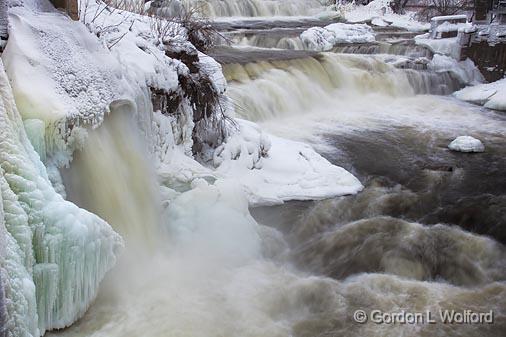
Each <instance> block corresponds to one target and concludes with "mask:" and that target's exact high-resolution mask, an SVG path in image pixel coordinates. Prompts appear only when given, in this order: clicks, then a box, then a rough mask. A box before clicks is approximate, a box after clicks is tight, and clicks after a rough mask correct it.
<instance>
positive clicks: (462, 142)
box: [448, 136, 485, 152]
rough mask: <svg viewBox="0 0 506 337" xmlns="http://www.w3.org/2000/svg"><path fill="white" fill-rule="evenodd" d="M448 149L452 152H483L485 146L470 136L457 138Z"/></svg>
mask: <svg viewBox="0 0 506 337" xmlns="http://www.w3.org/2000/svg"><path fill="white" fill-rule="evenodd" d="M448 148H449V149H450V150H452V151H458V152H484V151H485V146H484V145H483V143H482V142H481V141H480V140H479V139H476V138H473V137H471V136H460V137H457V138H456V139H455V140H454V141H453V142H451V143H450V145H448Z"/></svg>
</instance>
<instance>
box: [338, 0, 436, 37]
mask: <svg viewBox="0 0 506 337" xmlns="http://www.w3.org/2000/svg"><path fill="white" fill-rule="evenodd" d="M391 1H392V0H374V1H371V2H370V3H369V4H368V5H366V6H362V5H355V4H354V3H351V4H345V5H339V4H338V10H339V11H340V12H341V13H342V15H343V16H344V18H345V19H346V20H347V21H348V22H352V23H357V22H367V21H371V22H372V23H373V24H377V25H378V26H392V27H399V28H404V29H407V30H410V31H423V30H427V29H429V28H430V24H428V23H422V22H419V21H417V20H416V19H415V16H414V13H407V14H404V15H400V14H395V13H394V12H393V11H392V8H391V7H390V2H391Z"/></svg>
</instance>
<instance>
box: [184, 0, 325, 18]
mask: <svg viewBox="0 0 506 337" xmlns="http://www.w3.org/2000/svg"><path fill="white" fill-rule="evenodd" d="M183 4H184V5H185V6H186V7H187V8H197V9H198V10H199V11H200V12H201V13H202V14H204V15H206V16H210V17H229V16H246V17H259V16H298V15H314V14H317V13H318V12H320V11H321V9H322V5H321V2H320V1H319V0H283V1H279V0H183Z"/></svg>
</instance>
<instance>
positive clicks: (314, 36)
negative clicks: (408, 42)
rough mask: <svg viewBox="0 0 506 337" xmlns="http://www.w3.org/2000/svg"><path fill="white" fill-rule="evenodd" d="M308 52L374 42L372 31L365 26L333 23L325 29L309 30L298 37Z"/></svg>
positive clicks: (315, 28)
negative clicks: (342, 45)
mask: <svg viewBox="0 0 506 337" xmlns="http://www.w3.org/2000/svg"><path fill="white" fill-rule="evenodd" d="M300 38H301V39H302V42H303V43H304V45H305V47H306V48H307V49H310V50H317V51H327V50H330V49H332V48H333V47H334V46H335V45H336V44H338V43H365V42H373V41H375V37H374V31H373V30H372V28H371V27H369V26H368V25H365V24H346V23H333V24H331V25H328V26H326V27H313V28H309V29H308V30H306V31H305V32H303V33H302V34H301V35H300Z"/></svg>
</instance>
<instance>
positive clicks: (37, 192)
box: [0, 63, 122, 336]
mask: <svg viewBox="0 0 506 337" xmlns="http://www.w3.org/2000/svg"><path fill="white" fill-rule="evenodd" d="M0 97H1V99H0V129H1V130H2V133H1V135H0V172H1V175H0V186H1V195H2V201H3V202H2V213H0V214H3V216H2V217H1V219H2V222H1V224H2V226H1V227H0V228H1V229H2V231H3V235H2V234H0V236H1V237H3V239H4V241H5V242H6V245H5V247H6V252H5V254H4V257H3V258H2V260H1V261H2V264H1V269H2V274H3V275H2V276H4V275H6V281H5V282H4V283H5V295H6V299H7V301H6V303H7V326H8V329H9V332H10V333H11V334H12V335H13V336H30V335H31V336H38V335H40V334H43V333H44V331H46V330H49V329H54V328H63V327H65V326H68V325H70V324H71V323H72V322H74V321H75V320H76V319H77V318H79V317H80V316H81V315H83V314H84V312H85V311H86V309H87V308H88V306H89V305H90V302H91V301H92V300H93V298H94V297H95V295H96V292H97V289H98V285H99V283H100V281H101V280H102V278H103V277H104V275H105V273H106V272H107V271H108V270H109V269H110V268H111V267H112V266H113V265H114V263H115V261H116V256H117V254H118V252H119V250H120V248H121V246H122V240H121V238H120V237H119V235H117V234H116V233H115V232H114V231H113V230H112V229H111V228H110V226H109V225H108V224H107V223H106V222H105V221H103V220H102V219H100V218H98V217H97V216H95V215H93V214H91V213H89V212H87V211H85V210H83V209H80V208H78V207H77V206H75V205H74V204H72V203H70V202H67V201H65V200H64V199H63V198H62V197H61V196H60V195H59V194H58V193H56V191H55V190H54V188H53V187H52V186H51V183H50V182H49V180H48V177H47V172H46V169H45V167H44V165H43V164H42V162H41V161H40V159H39V156H38V155H37V153H36V152H35V151H34V148H33V146H32V145H31V144H30V142H29V140H28V137H27V135H26V132H25V131H24V127H23V122H22V120H21V117H20V115H19V113H18V111H17V108H16V105H15V102H14V97H13V93H12V89H11V87H10V84H9V81H8V78H7V75H6V74H5V71H4V68H3V63H1V64H0ZM0 233H1V232H0ZM35 310H36V311H35Z"/></svg>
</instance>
